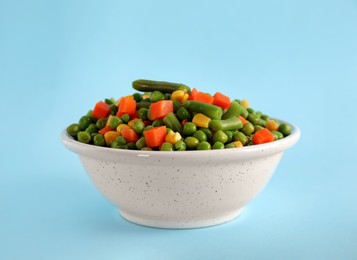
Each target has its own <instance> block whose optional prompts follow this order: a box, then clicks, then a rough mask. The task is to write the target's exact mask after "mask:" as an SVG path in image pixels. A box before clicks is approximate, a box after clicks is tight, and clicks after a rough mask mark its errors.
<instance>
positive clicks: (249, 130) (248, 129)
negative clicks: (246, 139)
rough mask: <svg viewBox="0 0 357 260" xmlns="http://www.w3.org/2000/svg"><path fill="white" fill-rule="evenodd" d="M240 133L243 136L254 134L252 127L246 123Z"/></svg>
mask: <svg viewBox="0 0 357 260" xmlns="http://www.w3.org/2000/svg"><path fill="white" fill-rule="evenodd" d="M240 131H241V132H242V133H243V134H245V135H251V134H252V133H253V132H254V125H253V124H252V123H251V122H247V123H246V124H245V125H244V126H243V128H242V129H241V130H240Z"/></svg>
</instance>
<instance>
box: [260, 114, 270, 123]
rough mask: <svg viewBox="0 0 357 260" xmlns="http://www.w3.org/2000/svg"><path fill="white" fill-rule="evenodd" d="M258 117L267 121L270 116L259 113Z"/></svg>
mask: <svg viewBox="0 0 357 260" xmlns="http://www.w3.org/2000/svg"><path fill="white" fill-rule="evenodd" d="M260 119H263V120H265V121H268V120H269V119H270V117H269V116H268V115H264V114H263V115H261V117H260Z"/></svg>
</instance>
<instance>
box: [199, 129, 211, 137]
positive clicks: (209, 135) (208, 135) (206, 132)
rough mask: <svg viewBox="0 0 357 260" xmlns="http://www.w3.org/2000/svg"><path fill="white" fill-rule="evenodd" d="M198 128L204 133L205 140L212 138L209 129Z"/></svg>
mask: <svg viewBox="0 0 357 260" xmlns="http://www.w3.org/2000/svg"><path fill="white" fill-rule="evenodd" d="M200 130H201V131H203V132H204V133H205V134H206V136H207V140H210V139H211V138H212V136H213V134H212V132H211V130H209V129H208V128H201V129H200Z"/></svg>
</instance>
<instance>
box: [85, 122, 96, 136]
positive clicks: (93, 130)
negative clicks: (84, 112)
mask: <svg viewBox="0 0 357 260" xmlns="http://www.w3.org/2000/svg"><path fill="white" fill-rule="evenodd" d="M85 131H86V132H88V133H89V134H93V133H96V132H98V128H97V126H96V125H95V124H93V123H92V124H90V125H89V126H88V127H87V128H86V130H85Z"/></svg>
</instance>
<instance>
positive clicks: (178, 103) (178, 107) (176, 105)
mask: <svg viewBox="0 0 357 260" xmlns="http://www.w3.org/2000/svg"><path fill="white" fill-rule="evenodd" d="M172 105H173V107H174V112H175V113H177V111H178V110H179V109H180V108H181V107H182V105H181V103H180V102H178V100H176V99H174V100H172Z"/></svg>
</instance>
